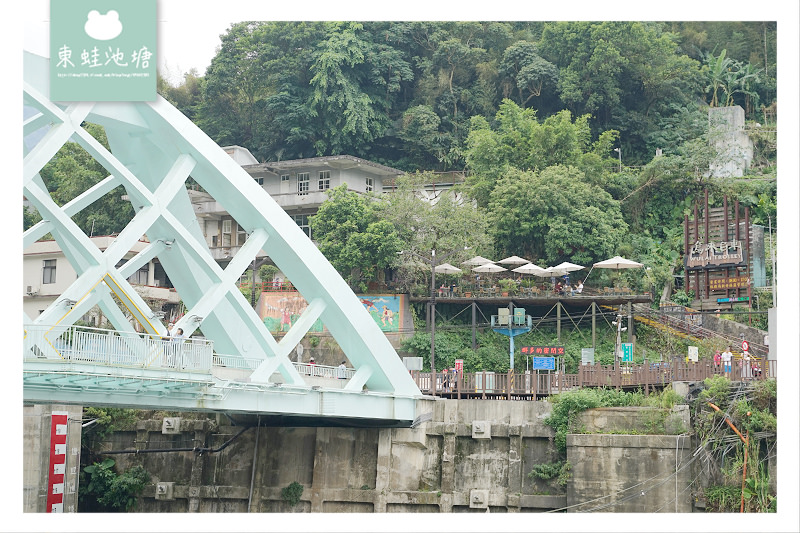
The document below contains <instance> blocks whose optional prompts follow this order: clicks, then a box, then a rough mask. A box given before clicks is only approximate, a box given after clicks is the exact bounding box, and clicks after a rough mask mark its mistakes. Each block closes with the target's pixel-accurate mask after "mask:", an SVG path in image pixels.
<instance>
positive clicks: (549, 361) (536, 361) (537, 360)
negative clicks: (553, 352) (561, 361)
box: [533, 357, 556, 370]
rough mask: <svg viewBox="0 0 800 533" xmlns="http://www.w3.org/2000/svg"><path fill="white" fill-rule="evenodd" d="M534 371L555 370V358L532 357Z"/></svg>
mask: <svg viewBox="0 0 800 533" xmlns="http://www.w3.org/2000/svg"><path fill="white" fill-rule="evenodd" d="M533 369H534V370H555V369H556V358H555V357H534V358H533Z"/></svg>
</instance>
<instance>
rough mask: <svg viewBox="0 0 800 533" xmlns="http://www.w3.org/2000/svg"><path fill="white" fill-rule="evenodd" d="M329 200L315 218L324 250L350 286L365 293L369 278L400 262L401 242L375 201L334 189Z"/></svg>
mask: <svg viewBox="0 0 800 533" xmlns="http://www.w3.org/2000/svg"><path fill="white" fill-rule="evenodd" d="M328 196H329V200H328V201H327V202H325V203H324V204H322V206H321V207H320V208H319V211H318V212H317V214H316V215H314V216H313V217H311V221H310V223H311V231H312V234H313V235H314V238H315V239H316V240H317V245H318V246H319V249H320V251H321V252H322V253H323V254H325V257H326V258H327V259H328V260H329V261H330V262H331V264H332V265H333V266H334V268H336V270H338V271H339V273H340V274H342V277H344V278H345V279H346V280H347V281H348V282H349V283H350V285H351V286H352V287H353V288H354V289H356V290H358V291H361V292H363V291H364V290H366V283H365V282H366V281H369V280H374V279H377V273H378V271H379V270H382V269H384V268H387V267H390V266H392V265H393V264H394V263H395V262H396V261H397V252H399V251H400V249H401V241H400V238H399V237H398V235H397V232H396V231H395V228H394V226H393V225H392V224H391V223H390V222H389V221H387V220H383V219H380V218H379V217H378V216H377V214H376V207H375V205H374V203H373V202H371V201H370V200H369V199H367V198H365V197H364V196H362V195H360V194H358V193H355V192H353V191H348V190H347V184H343V185H340V186H339V187H336V188H334V189H331V190H330V192H329V193H328Z"/></svg>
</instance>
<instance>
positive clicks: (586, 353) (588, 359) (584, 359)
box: [581, 348, 594, 365]
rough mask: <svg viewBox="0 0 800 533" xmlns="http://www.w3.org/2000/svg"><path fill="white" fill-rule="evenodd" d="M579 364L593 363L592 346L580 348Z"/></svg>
mask: <svg viewBox="0 0 800 533" xmlns="http://www.w3.org/2000/svg"><path fill="white" fill-rule="evenodd" d="M581 364H582V365H593V364H594V348H581Z"/></svg>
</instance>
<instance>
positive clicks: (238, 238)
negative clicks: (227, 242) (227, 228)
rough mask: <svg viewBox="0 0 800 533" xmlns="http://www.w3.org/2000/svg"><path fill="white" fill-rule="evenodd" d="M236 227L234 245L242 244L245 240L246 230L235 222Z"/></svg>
mask: <svg viewBox="0 0 800 533" xmlns="http://www.w3.org/2000/svg"><path fill="white" fill-rule="evenodd" d="M236 227H237V228H238V230H239V231H237V232H236V245H237V246H242V245H243V244H244V243H245V241H246V240H247V231H245V229H244V228H243V227H241V226H240V225H239V224H236Z"/></svg>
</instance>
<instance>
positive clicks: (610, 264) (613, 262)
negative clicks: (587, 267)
mask: <svg viewBox="0 0 800 533" xmlns="http://www.w3.org/2000/svg"><path fill="white" fill-rule="evenodd" d="M643 266H644V265H643V264H642V263H637V262H636V261H631V260H630V259H625V258H624V257H620V256H618V255H616V256H614V257H612V258H611V259H606V260H605V261H600V262H598V263H595V264H594V265H592V268H613V269H614V270H620V269H623V268H639V267H643Z"/></svg>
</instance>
